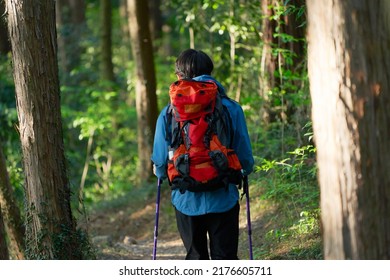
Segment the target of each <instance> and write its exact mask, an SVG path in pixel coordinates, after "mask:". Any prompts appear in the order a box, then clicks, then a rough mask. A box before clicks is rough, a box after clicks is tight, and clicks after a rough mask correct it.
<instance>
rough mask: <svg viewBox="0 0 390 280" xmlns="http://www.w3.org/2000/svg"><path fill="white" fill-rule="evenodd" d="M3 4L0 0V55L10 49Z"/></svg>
mask: <svg viewBox="0 0 390 280" xmlns="http://www.w3.org/2000/svg"><path fill="white" fill-rule="evenodd" d="M4 12H5V4H4V2H3V1H0V55H1V54H6V53H8V52H9V51H11V44H10V42H9V36H8V31H7V24H6V22H5V19H4V16H3V15H4Z"/></svg>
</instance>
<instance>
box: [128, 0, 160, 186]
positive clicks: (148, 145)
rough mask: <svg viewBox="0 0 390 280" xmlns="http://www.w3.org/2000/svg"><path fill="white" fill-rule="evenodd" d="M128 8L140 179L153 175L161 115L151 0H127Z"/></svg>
mask: <svg viewBox="0 0 390 280" xmlns="http://www.w3.org/2000/svg"><path fill="white" fill-rule="evenodd" d="M128 11H129V29H130V37H131V47H132V51H133V56H134V59H135V62H136V69H137V70H136V72H137V78H136V79H137V82H136V107H137V123H138V156H139V168H138V175H139V178H140V179H141V180H146V179H148V178H149V177H150V176H151V175H152V166H151V161H150V155H151V154H152V145H153V135H154V131H155V128H156V120H157V116H158V110H157V96H156V74H155V68H154V57H153V44H152V39H151V36H150V30H149V14H148V13H149V12H148V11H149V10H148V1H143V0H128Z"/></svg>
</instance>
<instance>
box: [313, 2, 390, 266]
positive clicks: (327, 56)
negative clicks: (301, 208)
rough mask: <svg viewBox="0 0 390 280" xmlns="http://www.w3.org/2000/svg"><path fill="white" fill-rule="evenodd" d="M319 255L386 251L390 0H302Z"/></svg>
mask: <svg viewBox="0 0 390 280" xmlns="http://www.w3.org/2000/svg"><path fill="white" fill-rule="evenodd" d="M307 9H308V20H309V21H308V22H309V26H308V27H309V28H308V43H309V45H308V47H309V48H308V52H309V53H308V55H309V65H308V66H309V78H310V91H311V97H312V114H313V115H312V117H313V129H314V136H315V141H316V145H317V156H318V166H319V183H320V186H321V212H322V224H323V240H324V257H325V259H389V258H390V219H389V213H390V204H389V201H390V172H389V170H390V141H389V138H390V110H389V108H390V84H389V82H390V64H389V61H390V53H389V52H388V50H389V46H390V21H389V16H388V15H389V13H390V1H387V0H381V1H371V0H360V1H357V0H334V1H317V0H308V1H307Z"/></svg>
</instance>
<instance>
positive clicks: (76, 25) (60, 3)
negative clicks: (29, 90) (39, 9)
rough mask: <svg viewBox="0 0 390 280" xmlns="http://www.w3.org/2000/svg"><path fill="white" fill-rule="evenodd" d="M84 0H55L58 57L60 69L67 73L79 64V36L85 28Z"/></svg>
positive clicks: (80, 51)
mask: <svg viewBox="0 0 390 280" xmlns="http://www.w3.org/2000/svg"><path fill="white" fill-rule="evenodd" d="M85 9H86V7H85V1H84V0H57V1H56V21H57V29H58V36H57V41H58V57H59V64H60V69H61V70H62V72H63V73H69V72H70V71H71V70H72V69H74V68H76V67H77V66H79V64H80V59H81V54H82V52H83V48H82V46H81V45H80V37H81V36H82V35H83V34H84V32H85V30H86V23H85Z"/></svg>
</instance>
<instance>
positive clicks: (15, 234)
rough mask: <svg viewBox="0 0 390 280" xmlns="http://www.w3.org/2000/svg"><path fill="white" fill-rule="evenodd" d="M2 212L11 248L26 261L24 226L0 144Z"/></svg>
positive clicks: (0, 209) (0, 199)
mask: <svg viewBox="0 0 390 280" xmlns="http://www.w3.org/2000/svg"><path fill="white" fill-rule="evenodd" d="M0 212H1V213H2V214H3V220H4V223H5V225H6V228H7V236H8V239H9V247H10V249H11V250H10V251H11V254H12V255H13V257H14V258H15V259H19V260H20V259H24V233H25V232H24V226H23V222H22V218H21V215H20V210H19V207H18V205H17V204H16V200H15V196H14V192H13V189H12V187H11V183H10V180H9V176H8V171H7V165H6V161H5V157H4V154H3V147H2V145H1V142H0Z"/></svg>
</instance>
